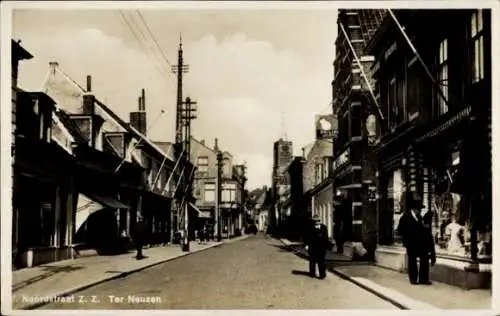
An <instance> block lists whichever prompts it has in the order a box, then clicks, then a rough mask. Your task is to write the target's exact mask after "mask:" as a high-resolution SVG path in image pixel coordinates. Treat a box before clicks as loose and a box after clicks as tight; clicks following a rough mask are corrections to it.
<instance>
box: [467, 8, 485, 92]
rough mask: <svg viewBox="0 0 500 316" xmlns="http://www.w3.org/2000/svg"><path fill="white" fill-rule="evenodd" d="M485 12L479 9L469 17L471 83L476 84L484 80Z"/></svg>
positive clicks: (468, 36) (468, 37) (468, 35)
mask: <svg viewBox="0 0 500 316" xmlns="http://www.w3.org/2000/svg"><path fill="white" fill-rule="evenodd" d="M483 11H484V10H482V9H479V10H475V11H474V12H472V14H471V15H470V16H469V23H468V24H469V26H468V28H467V39H468V45H469V49H470V58H469V67H470V68H469V69H470V82H471V83H472V84H476V83H478V82H481V81H482V80H484V77H485V71H484V59H485V54H484V34H485V30H484V12H483Z"/></svg>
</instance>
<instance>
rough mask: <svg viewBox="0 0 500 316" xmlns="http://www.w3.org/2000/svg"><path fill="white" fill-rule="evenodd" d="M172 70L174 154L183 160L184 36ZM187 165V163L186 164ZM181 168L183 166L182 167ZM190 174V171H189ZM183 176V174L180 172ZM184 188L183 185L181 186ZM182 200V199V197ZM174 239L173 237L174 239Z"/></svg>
mask: <svg viewBox="0 0 500 316" xmlns="http://www.w3.org/2000/svg"><path fill="white" fill-rule="evenodd" d="M172 72H173V73H176V74H177V106H176V118H175V144H174V155H175V157H178V159H179V160H180V162H183V159H182V157H180V156H181V155H182V152H183V151H182V148H183V145H182V107H183V102H182V100H183V95H182V76H183V74H185V73H188V72H189V66H188V65H184V58H183V51H182V36H180V38H179V51H178V55H177V65H173V66H172ZM184 166H186V165H184ZM180 169H181V168H180ZM187 173H188V174H189V172H187ZM180 176H181V177H182V174H180ZM180 188H181V189H182V188H183V186H180ZM181 200H182V199H181ZM180 203H181V202H180V201H178V202H177V203H173V205H172V206H173V208H175V213H176V216H175V218H176V220H175V221H174V220H173V218H174V216H173V213H172V212H171V214H172V215H171V218H172V220H171V228H170V229H171V232H172V233H171V235H172V237H173V231H174V229H175V230H176V231H178V230H179V229H180V227H179V224H180V222H181V219H180V216H179V215H180V214H181V207H182V205H181V204H180ZM172 240H173V239H172Z"/></svg>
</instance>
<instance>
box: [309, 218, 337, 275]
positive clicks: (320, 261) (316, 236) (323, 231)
mask: <svg viewBox="0 0 500 316" xmlns="http://www.w3.org/2000/svg"><path fill="white" fill-rule="evenodd" d="M306 247H307V251H308V254H309V274H310V276H311V277H315V276H316V265H318V270H319V278H320V279H324V278H325V277H326V265H325V256H326V251H327V250H329V249H331V248H332V244H331V242H330V240H329V239H328V231H327V228H326V226H325V225H323V224H321V223H320V219H319V217H318V216H317V215H316V216H314V217H313V227H312V228H311V231H310V233H309V238H308V240H307V245H306Z"/></svg>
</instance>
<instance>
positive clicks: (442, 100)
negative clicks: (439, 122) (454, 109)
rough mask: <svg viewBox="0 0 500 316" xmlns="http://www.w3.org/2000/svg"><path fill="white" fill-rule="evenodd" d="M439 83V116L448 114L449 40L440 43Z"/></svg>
mask: <svg viewBox="0 0 500 316" xmlns="http://www.w3.org/2000/svg"><path fill="white" fill-rule="evenodd" d="M438 83H439V88H440V89H441V93H442V94H441V93H440V94H438V106H439V108H438V115H443V114H445V113H446V112H448V104H447V101H448V39H446V38H445V39H443V40H442V41H441V43H439V60H438Z"/></svg>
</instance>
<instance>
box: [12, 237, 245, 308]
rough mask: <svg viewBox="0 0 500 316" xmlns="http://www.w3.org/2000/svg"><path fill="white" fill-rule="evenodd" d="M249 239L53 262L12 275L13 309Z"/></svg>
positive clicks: (149, 249)
mask: <svg viewBox="0 0 500 316" xmlns="http://www.w3.org/2000/svg"><path fill="white" fill-rule="evenodd" d="M247 237H248V236H241V237H237V238H233V239H229V240H224V241H222V242H209V243H206V244H198V243H197V242H191V243H190V252H183V251H182V250H181V248H180V246H179V245H168V246H160V247H152V248H148V249H144V250H143V254H144V256H146V258H144V259H142V260H136V259H135V252H128V253H126V254H122V255H116V256H87V257H80V258H77V259H72V260H64V261H58V262H52V263H48V264H44V265H40V266H36V267H32V268H25V269H20V270H16V271H13V273H12V309H32V308H36V307H38V306H40V305H43V303H42V304H39V303H36V304H33V303H31V302H27V300H26V298H30V297H31V298H32V297H42V296H43V297H61V296H65V295H69V294H72V293H75V292H77V291H81V290H83V289H85V288H89V287H91V286H94V285H96V284H99V283H102V282H105V281H109V280H112V279H116V278H120V277H124V276H126V275H128V274H130V273H134V272H137V271H141V270H144V269H146V268H149V267H152V266H155V265H157V264H160V263H163V262H166V261H169V260H173V259H176V258H179V257H183V256H186V255H189V254H191V253H195V252H198V251H202V250H205V249H208V248H212V247H216V246H219V245H221V244H224V243H232V242H235V241H238V240H241V239H245V238H247Z"/></svg>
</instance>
